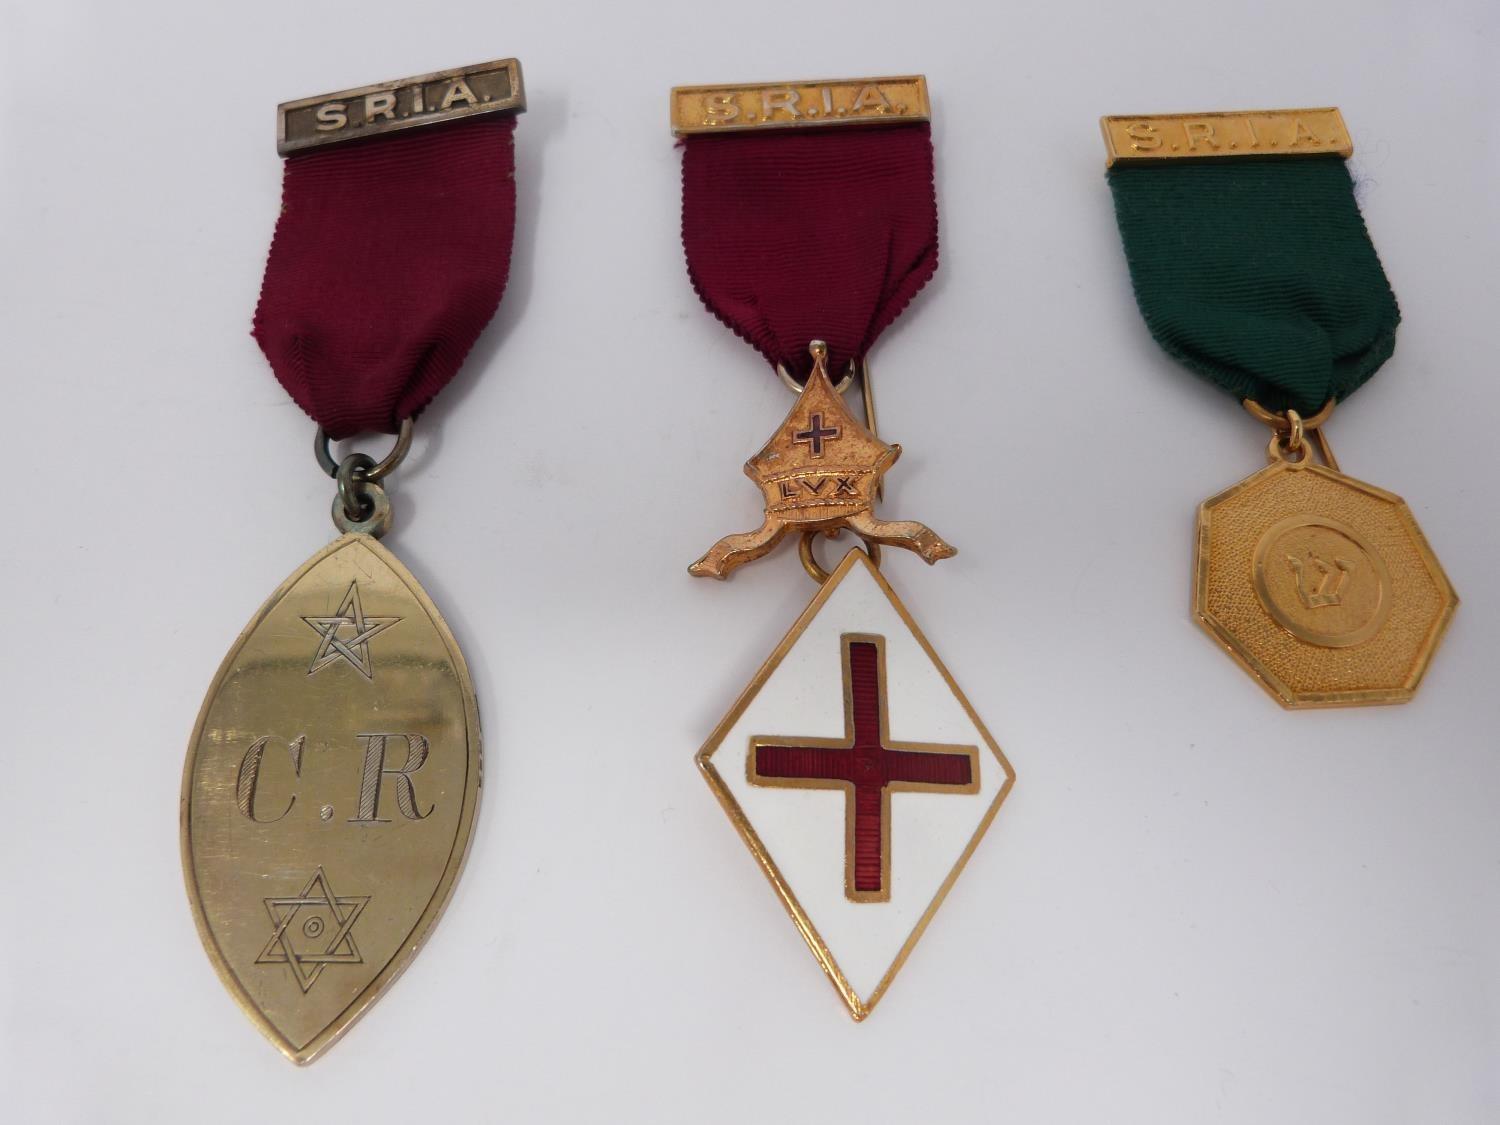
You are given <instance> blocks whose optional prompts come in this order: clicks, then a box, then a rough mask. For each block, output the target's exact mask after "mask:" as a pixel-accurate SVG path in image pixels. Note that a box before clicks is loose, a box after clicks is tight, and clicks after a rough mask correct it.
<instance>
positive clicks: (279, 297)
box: [182, 60, 524, 1063]
mask: <svg viewBox="0 0 1500 1125" xmlns="http://www.w3.org/2000/svg"><path fill="white" fill-rule="evenodd" d="M502 91H504V92H506V96H505V97H504V98H503V99H502V98H499V97H497V95H498V94H499V93H500V92H502ZM497 103H500V104H497ZM522 106H524V95H523V93H522V91H521V88H520V70H519V67H518V66H517V65H516V63H515V61H514V60H504V61H501V62H496V63H485V64H481V65H479V66H476V67H470V68H465V69H463V70H457V71H447V72H443V73H441V74H438V75H423V76H420V77H418V78H412V79H404V80H402V81H400V82H396V83H388V84H384V85H381V86H369V87H361V88H360V89H358V90H350V91H344V92H342V93H338V94H329V95H325V96H323V97H321V98H315V99H307V100H304V101H302V102H293V103H287V104H285V105H283V106H282V107H281V110H280V112H279V115H278V117H279V122H280V127H279V130H278V134H279V135H278V142H279V147H280V149H281V151H282V152H283V153H286V154H288V156H287V160H286V164H285V168H284V179H283V197H282V208H281V214H280V218H279V219H278V221H277V225H276V235H275V238H274V240H273V243H272V247H271V252H270V255H269V258H268V260H267V263H266V272H265V280H264V283H263V285H262V289H261V296H260V304H259V306H258V308H257V309H256V313H255V322H254V329H255V331H254V334H255V338H256V340H257V342H258V343H259V344H260V346H261V349H262V351H263V352H264V353H265V355H266V358H267V359H268V360H269V362H270V364H271V368H272V370H273V372H274V373H275V374H276V376H277V378H278V379H279V380H280V382H281V383H282V385H283V386H284V387H285V388H286V390H287V391H288V392H289V393H290V394H291V395H292V397H293V399H295V401H296V402H297V403H298V404H299V405H300V406H301V407H302V408H303V409H304V410H305V411H306V412H307V413H308V414H309V415H311V417H312V418H313V419H314V420H315V421H316V422H317V423H318V429H317V433H316V437H315V440H314V452H315V455H316V460H317V462H318V464H319V465H320V466H321V467H322V469H323V471H324V472H326V473H327V474H328V476H329V477H330V478H331V481H330V486H331V488H332V489H333V491H334V493H335V495H334V497H333V512H332V514H333V522H334V525H335V527H336V528H337V529H338V530H339V531H340V532H341V533H342V534H341V535H340V536H339V538H337V539H336V540H335V541H334V542H333V543H331V544H329V545H328V546H326V547H324V548H323V549H321V550H320V551H318V552H317V553H316V554H314V555H313V556H312V558H310V559H308V560H307V561H306V562H305V563H303V565H302V566H301V567H300V568H298V569H297V571H296V572H295V573H294V574H292V576H291V577H290V578H288V579H287V580H286V582H285V583H283V584H282V586H281V587H280V588H279V589H278V590H277V591H276V592H275V593H274V594H272V595H271V598H270V599H269V600H268V601H267V602H266V604H265V605H264V606H263V607H262V608H261V609H260V611H259V612H258V613H257V614H256V615H255V617H254V618H253V619H252V620H251V622H250V624H249V625H248V626H247V627H246V629H245V631H244V632H243V633H242V634H241V635H240V637H239V639H238V640H237V641H236V642H235V644H234V646H233V647H232V648H231V649H230V651H229V654H228V656H226V657H225V659H224V662H223V665H222V666H221V667H220V669H219V672H218V675H217V676H216V677H215V678H214V681H213V684H212V685H211V687H210V688H209V692H208V697H207V698H206V699H205V700H204V703H203V708H202V711H201V712H200V714H199V716H198V722H197V726H196V727H195V729H194V731H193V736H192V741H191V743H190V744H189V747H188V754H187V762H186V765H185V767H184V772H183V786H182V858H183V871H184V876H185V879H186V882H187V891H188V898H189V901H190V902H191V904H192V908H193V913H194V917H195V920H196V922H197V926H198V932H199V935H200V937H201V938H202V940H203V946H204V949H205V950H206V951H207V953H208V956H209V959H210V960H211V961H212V962H213V965H214V967H215V968H216V969H217V970H218V973H219V976H220V979H221V980H222V981H223V983H224V985H225V987H226V988H227V989H228V990H229V992H230V993H231V994H232V995H233V996H234V997H235V999H236V1000H237V1001H238V1002H239V1004H240V1005H241V1007H242V1008H243V1009H244V1011H245V1012H246V1014H247V1015H248V1016H249V1017H250V1018H251V1019H252V1020H253V1021H254V1023H255V1024H256V1026H257V1027H258V1028H259V1029H260V1030H261V1031H262V1032H263V1033H264V1034H265V1035H266V1036H267V1038H269V1039H270V1040H271V1042H272V1043H274V1044H275V1045H276V1046H277V1047H278V1048H279V1049H280V1050H281V1051H282V1052H283V1053H284V1054H286V1055H287V1057H289V1058H291V1059H293V1060H294V1061H296V1062H298V1063H306V1062H310V1061H311V1060H312V1059H314V1058H316V1057H317V1056H318V1055H320V1054H321V1053H322V1052H323V1051H324V1050H325V1049H326V1048H327V1047H328V1046H329V1045H330V1044H332V1043H333V1042H334V1041H335V1040H337V1039H338V1038H339V1036H340V1035H342V1034H343V1033H344V1032H345V1031H346V1030H347V1029H348V1028H349V1026H350V1024H352V1023H353V1022H354V1021H355V1020H356V1019H357V1018H359V1016H360V1015H361V1014H362V1013H363V1012H365V1011H366V1010H367V1009H368V1008H369V1006H370V1005H371V1004H373V1003H374V1002H375V1001H376V1000H377V999H378V998H379V997H380V995H381V993H382V992H383V991H384V990H385V989H386V987H387V986H389V985H390V984H391V982H392V981H394V980H395V978H396V977H397V976H398V975H400V973H401V972H402V971H403V970H404V969H405V968H406V967H407V966H408V965H409V964H410V963H411V960H412V958H413V957H415V956H416V953H417V950H418V949H419V948H420V947H421V945H422V943H423V941H424V940H425V939H426V938H427V936H428V934H429V933H430V932H431V930H432V927H433V926H434V924H435V923H436V922H437V919H438V916H439V915H440V914H441V913H442V911H443V908H444V906H445V905H446V904H447V902H448V898H449V895H450V894H451V893H452V890H453V887H454V884H455V882H456V880H457V879H458V875H459V872H460V870H461V868H462V867H463V863H464V858H465V856H466V854H467V852H468V847H469V839H470V834H471V832H472V830H473V826H474V816H475V813H476V810H477V806H478V801H479V787H480V736H479V709H478V705H477V703H476V700H475V695H474V688H473V685H472V684H471V683H470V680H469V673H468V669H467V667H466V666H465V663H464V657H463V654H462V653H461V652H460V651H459V647H458V644H457V642H456V641H455V640H454V637H453V634H452V632H451V631H450V630H449V628H448V626H447V624H446V623H445V622H444V620H443V618H442V615H441V614H440V613H439V612H438V609H437V607H436V606H435V605H434V604H433V602H432V599H431V598H429V597H428V596H427V594H426V592H425V591H424V590H423V589H422V587H421V585H420V584H419V583H418V582H417V580H416V578H414V577H413V576H412V574H411V573H410V571H408V570H407V569H406V568H405V567H404V566H403V565H402V564H401V562H400V561H399V560H398V559H397V558H396V556H395V555H394V554H392V553H391V551H390V550H388V549H387V548H386V547H385V546H384V545H382V544H381V543H380V542H379V540H380V538H381V536H383V535H385V534H386V533H387V532H388V531H389V530H390V527H391V524H392V504H391V498H390V495H389V493H388V491H387V486H388V484H389V481H390V479H391V476H392V474H393V473H394V472H395V470H396V469H397V468H398V466H399V465H400V464H401V462H402V460H403V459H404V457H405V456H406V453H407V450H408V449H409V448H410V445H411V442H412V435H413V424H414V419H415V418H416V416H417V415H418V413H419V412H420V411H421V410H422V408H423V407H424V406H426V405H427V403H428V402H430V401H431V400H432V398H433V397H434V396H435V395H436V394H437V393H438V392H439V391H441V390H442V388H443V387H444V386H445V385H446V383H447V382H448V380H449V379H451V378H452V376H453V375H454V374H455V373H456V372H457V370H458V368H459V366H460V364H461V363H462V362H463V360H464V357H465V355H466V354H467V353H468V351H469V349H470V347H471V346H472V344H473V342H474V339H475V338H476V337H477V336H478V334H479V332H480V331H481V330H482V329H483V327H484V325H485V324H486V323H487V322H488V321H489V319H490V317H491V316H492V315H493V313H494V311H495V308H496V306H497V305H498V303H499V301H500V297H501V293H502V292H503V290H504V287H505V281H506V275H507V272H508V269H509V261H510V248H511V242H512V237H513V232H514V227H515V157H514V147H513V141H512V135H513V132H514V128H515V118H514V112H515V111H516V110H518V109H520V108H521V107H522ZM418 125H421V126H432V128H416V126H418ZM345 141H348V142H354V143H348V144H345V143H342V142H345ZM432 183H441V184H442V185H443V191H442V192H438V193H432V192H429V191H425V190H424V187H425V185H429V184H432ZM417 197H420V198H421V199H422V200H423V203H422V206H421V207H413V206H412V205H411V201H412V199H413V198H417ZM369 229H378V230H380V232H381V236H380V238H379V239H371V238H369V237H368V230H369ZM414 295H415V296H414ZM367 433H389V434H393V435H395V443H394V446H393V447H392V449H391V450H390V452H389V453H388V454H387V455H386V456H385V457H384V458H383V459H382V460H380V461H378V462H377V461H376V460H375V459H374V458H372V457H370V456H368V455H366V454H364V453H359V452H350V453H347V454H345V455H344V456H343V457H341V458H340V457H336V456H335V455H334V452H333V448H332V446H333V443H334V442H337V441H341V440H343V439H346V438H350V437H353V436H356V435H359V434H367Z"/></svg>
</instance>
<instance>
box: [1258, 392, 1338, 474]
mask: <svg viewBox="0 0 1500 1125" xmlns="http://www.w3.org/2000/svg"><path fill="white" fill-rule="evenodd" d="M1337 404H1338V400H1337V399H1333V398H1330V399H1329V400H1328V401H1327V402H1325V403H1324V404H1323V405H1322V406H1320V407H1319V408H1318V410H1317V413H1315V414H1311V415H1309V416H1308V417H1306V418H1303V417H1302V416H1301V415H1299V414H1298V413H1297V412H1296V411H1295V410H1287V411H1283V412H1282V413H1279V414H1276V413H1272V412H1271V411H1269V410H1267V409H1266V408H1265V407H1264V406H1262V405H1261V404H1260V403H1258V402H1256V401H1255V400H1254V399H1252V398H1247V399H1245V400H1243V402H1242V405H1243V406H1244V408H1245V409H1246V410H1247V411H1249V413H1250V417H1252V418H1254V419H1255V420H1256V421H1257V422H1260V423H1263V424H1264V425H1267V426H1270V427H1271V429H1272V431H1273V433H1274V436H1273V437H1272V438H1271V444H1270V445H1269V446H1268V447H1267V455H1268V456H1269V457H1270V458H1271V460H1273V461H1276V460H1281V461H1285V460H1299V459H1300V458H1295V457H1294V458H1289V457H1286V456H1285V455H1284V454H1285V453H1298V452H1299V451H1300V450H1301V449H1302V440H1303V437H1304V435H1305V434H1308V433H1310V434H1312V438H1313V441H1315V442H1317V443H1318V453H1319V455H1320V456H1321V457H1322V458H1323V464H1325V465H1327V466H1328V467H1329V468H1330V469H1332V470H1333V471H1334V472H1338V471H1339V462H1338V458H1337V457H1335V456H1334V455H1333V446H1332V445H1330V444H1329V442H1328V431H1327V429H1325V428H1324V423H1325V422H1327V421H1328V419H1329V418H1330V417H1332V416H1333V408H1334V406H1336V405H1337ZM1304 456H1305V454H1304Z"/></svg>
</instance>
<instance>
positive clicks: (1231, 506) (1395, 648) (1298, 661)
mask: <svg viewBox="0 0 1500 1125" xmlns="http://www.w3.org/2000/svg"><path fill="white" fill-rule="evenodd" d="M1102 125H1103V130H1104V138H1105V145H1106V148H1107V150H1108V163H1109V184H1110V189H1111V191H1112V193H1113V195H1114V201H1115V214H1116V218H1117V219H1118V221H1119V226H1120V233H1121V238H1122V240H1123V242H1124V245H1125V255H1126V259H1127V261H1128V263H1129V266H1130V275H1131V282H1132V285H1133V287H1134V289H1135V295H1136V300H1137V303H1138V304H1139V305H1140V309H1141V313H1142V315H1143V316H1144V318H1145V320H1146V324H1147V326H1148V327H1149V328H1150V330H1151V333H1152V335H1153V336H1154V337H1155V338H1156V340H1157V342H1158V343H1160V344H1161V345H1162V346H1163V347H1164V348H1165V349H1166V350H1167V351H1168V352H1169V353H1170V354H1171V355H1172V356H1173V357H1174V358H1176V359H1177V360H1179V361H1180V362H1181V363H1183V364H1184V365H1185V366H1187V367H1188V368H1189V369H1190V370H1192V371H1194V372H1195V373H1197V374H1199V375H1201V376H1203V377H1204V378H1206V379H1208V380H1210V381H1211V382H1213V383H1214V384H1216V385H1217V386H1219V387H1220V388H1222V389H1223V390H1225V391H1227V392H1229V393H1230V394H1232V395H1234V396H1235V397H1236V398H1237V399H1240V400H1241V401H1242V402H1243V404H1244V406H1245V408H1246V409H1247V410H1248V411H1249V412H1250V414H1251V415H1252V416H1253V417H1255V418H1256V419H1258V420H1259V421H1261V422H1262V423H1264V424H1266V425H1267V426H1269V427H1270V429H1271V436H1270V440H1269V443H1268V445H1267V447H1266V460H1267V462H1268V463H1267V465H1266V467H1265V468H1263V469H1261V470H1260V471H1258V472H1256V473H1253V474H1252V475H1251V476H1249V477H1247V478H1246V479H1244V480H1242V481H1240V482H1239V483H1238V484H1236V485H1234V486H1233V487H1231V488H1228V489H1225V490H1224V491H1223V492H1220V493H1219V494H1218V495H1216V496H1213V497H1211V498H1210V499H1208V500H1205V501H1204V502H1203V503H1202V504H1201V505H1200V506H1199V509H1198V534H1197V551H1196V561H1195V565H1194V590H1193V607H1194V612H1195V615H1196V616H1197V618H1198V621H1199V622H1200V624H1202V625H1203V627H1204V628H1205V629H1206V630H1207V631H1208V632H1209V633H1210V634H1211V635H1212V636H1213V637H1214V638H1215V640H1217V641H1218V643H1219V644H1220V645H1221V646H1222V647H1223V648H1225V649H1226V650H1227V651H1228V652H1229V653H1230V655H1232V656H1233V657H1234V658H1235V659H1236V660H1238V661H1239V663H1240V664H1241V665H1242V666H1243V667H1244V668H1245V669H1247V670H1248V671H1249V672H1250V674H1251V675H1253V676H1254V677H1255V678H1256V679H1257V680H1258V681H1259V682H1260V683H1261V685H1262V686H1263V687H1265V688H1266V690H1267V691H1269V692H1270V693H1271V695H1272V696H1274V697H1275V698H1276V699H1277V700H1278V701H1279V702H1280V703H1281V704H1282V705H1283V706H1284V707H1288V708H1297V707H1331V706H1351V705H1359V704H1373V703H1404V702H1406V701H1407V700H1409V699H1411V697H1412V696H1413V695H1414V694H1415V692H1416V690H1417V686H1418V684H1419V683H1420V682H1421V679H1422V676H1423V673H1424V672H1425V671H1426V670H1427V665H1428V663H1429V662H1430V660H1431V658H1432V655H1433V653H1434V651H1435V650H1436V648H1437V645H1438V642H1439V641H1440V640H1441V639H1442V635H1443V632H1444V630H1445V629H1446V628H1447V626H1448V622H1449V620H1450V619H1451V618H1452V616H1453V612H1454V609H1455V608H1456V607H1457V605H1458V596H1457V595H1456V594H1455V593H1454V590H1453V587H1452V586H1451V585H1450V584H1449V582H1448V579H1447V576H1446V575H1444V573H1443V569H1442V566H1441V565H1440V564H1439V563H1438V560H1437V556H1436V555H1434V554H1433V552H1432V549H1431V547H1429V546H1428V544H1427V540H1426V538H1425V537H1424V536H1423V534H1422V531H1421V529H1420V528H1419V527H1418V526H1417V522H1416V520H1415V518H1414V517H1413V516H1412V513H1411V510H1410V509H1409V508H1408V507H1407V505H1406V502H1405V501H1403V500H1402V499H1401V497H1399V496H1396V495H1393V494H1392V493H1389V492H1386V491H1385V490H1383V489H1381V488H1377V487H1375V486H1374V485H1371V484H1366V483H1365V482H1363V481H1360V480H1356V479H1355V478H1353V477H1351V476H1347V475H1346V474H1344V473H1343V472H1342V471H1341V470H1340V468H1339V464H1338V462H1337V460H1336V459H1335V458H1334V456H1333V452H1332V449H1331V447H1330V446H1329V443H1328V437H1327V432H1326V426H1327V422H1328V419H1329V416H1330V415H1331V414H1332V412H1333V409H1334V407H1335V405H1337V404H1339V403H1342V402H1344V401H1345V400H1346V399H1347V398H1348V397H1349V396H1350V395H1352V394H1353V393H1354V392H1355V391H1356V390H1358V389H1359V388H1360V387H1361V386H1363V385H1364V383H1365V382H1366V381H1367V380H1368V379H1370V377H1371V376H1373V375H1374V374H1375V372H1376V371H1377V370H1378V369H1379V368H1380V367H1381V365H1382V364H1383V363H1384V362H1385V361H1386V360H1387V359H1388V358H1390V356H1391V354H1392V351H1393V350H1394V348H1395V340H1396V327H1397V324H1398V323H1399V321H1400V313H1399V310H1398V308H1397V305H1396V299H1395V296H1394V295H1393V294H1392V292H1391V288H1390V284H1389V282H1388V281H1387V280H1386V276H1385V273H1384V271H1383V269H1382V268H1381V265H1380V260H1379V258H1378V257H1377V256H1376V254H1375V248H1374V246H1373V245H1372V244H1371V242H1370V237H1369V234H1368V232H1367V230H1366V229H1365V224H1364V220H1363V218H1362V217H1361V215H1360V213H1359V208H1358V206H1357V204H1356V203H1355V199H1354V192H1353V184H1352V181H1351V179H1350V177H1349V173H1348V170H1347V169H1346V167H1345V165H1344V160H1345V159H1346V158H1347V157H1348V156H1350V155H1351V153H1352V152H1353V145H1352V141H1351V140H1350V136H1349V131H1348V129H1347V127H1346V126H1345V125H1344V121H1343V117H1342V115H1341V114H1340V113H1339V111H1338V110H1337V109H1299V110H1279V111H1269V112H1244V113H1210V114H1196V115H1191V114H1169V115H1161V116H1146V117H1106V118H1104V119H1103V121H1102Z"/></svg>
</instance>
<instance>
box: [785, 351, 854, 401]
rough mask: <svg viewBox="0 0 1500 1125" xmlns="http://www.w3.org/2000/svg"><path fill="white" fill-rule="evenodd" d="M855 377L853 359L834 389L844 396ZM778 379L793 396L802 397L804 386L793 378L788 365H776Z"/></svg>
mask: <svg viewBox="0 0 1500 1125" xmlns="http://www.w3.org/2000/svg"><path fill="white" fill-rule="evenodd" d="M820 342H821V341H818V340H814V341H813V343H815V344H816V343H820ZM854 375H855V367H854V361H853V360H852V359H851V360H850V361H849V366H848V368H847V369H846V370H845V371H844V377H843V378H842V379H840V380H839V381H838V382H837V383H835V384H834V385H833V389H834V390H835V391H837V392H838V393H839V394H843V393H844V392H845V391H847V390H848V389H849V385H850V384H851V383H853V382H854ZM776 378H778V379H780V380H781V385H782V386H783V387H785V388H786V389H787V390H789V391H791V392H792V394H794V395H800V394H801V393H802V384H801V383H799V382H797V380H795V379H793V378H792V373H791V372H790V371H788V370H787V369H786V364H784V363H778V364H777V365H776Z"/></svg>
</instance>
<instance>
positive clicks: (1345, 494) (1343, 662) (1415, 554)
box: [1193, 459, 1458, 708]
mask: <svg viewBox="0 0 1500 1125" xmlns="http://www.w3.org/2000/svg"><path fill="white" fill-rule="evenodd" d="M1194 573H1195V575H1196V580H1195V585H1194V595H1193V608H1194V612H1195V614H1196V616H1197V618H1198V620H1199V622H1200V623H1201V624H1202V625H1203V627H1204V628H1205V629H1207V630H1208V632H1209V633H1210V634H1212V635H1213V636H1214V638H1215V639H1217V640H1218V642H1219V643H1220V644H1221V645H1223V646H1224V648H1225V649H1227V650H1228V651H1229V653H1230V655H1232V656H1233V657H1234V658H1235V659H1236V660H1238V661H1239V662H1240V663H1241V664H1242V665H1243V666H1244V667H1245V668H1246V669H1247V670H1248V671H1249V672H1250V674H1251V675H1252V676H1254V677H1255V678H1256V679H1257V680H1258V681H1260V683H1261V685H1262V686H1264V687H1265V688H1266V690H1267V691H1269V692H1270V693H1271V694H1272V695H1273V696H1274V697H1275V698H1276V699H1277V700H1278V701H1279V702H1280V703H1281V704H1282V706H1284V707H1288V708H1293V707H1338V706H1356V705H1360V704H1374V703H1405V702H1406V701H1407V700H1409V699H1410V698H1411V697H1412V696H1413V695H1414V694H1415V692H1416V690H1417V685H1418V684H1419V683H1420V682H1421V680H1422V674H1423V673H1424V672H1425V671H1426V670H1427V665H1428V662H1429V661H1430V660H1431V659H1432V654H1433V652H1434V651H1435V650H1436V649H1437V646H1438V642H1439V641H1440V640H1441V639H1442V636H1443V631H1444V630H1445V629H1446V628H1447V627H1448V622H1449V620H1450V619H1451V618H1452V617H1453V611H1454V609H1455V608H1456V607H1457V606H1458V595H1457V594H1456V593H1454V590H1453V587H1452V585H1451V584H1450V583H1449V581H1448V578H1447V575H1445V574H1444V573H1443V568H1442V566H1441V565H1440V564H1439V563H1438V560H1437V556H1436V555H1434V554H1433V553H1432V549H1431V548H1430V547H1429V546H1428V545H1427V540H1426V539H1425V538H1424V537H1423V535H1422V531H1421V529H1420V528H1419V527H1418V526H1417V521H1416V520H1415V519H1413V518H1412V514H1411V511H1410V509H1408V508H1407V506H1406V502H1405V501H1404V500H1402V499H1401V497H1399V496H1396V495H1393V494H1392V493H1389V492H1386V491H1384V490H1383V489H1379V488H1376V487H1375V486H1374V485H1370V484H1365V483H1364V482H1363V481H1358V480H1355V479H1354V478H1353V477H1349V476H1345V475H1344V474H1343V473H1340V472H1337V471H1335V470H1334V469H1331V468H1328V467H1327V466H1325V465H1318V464H1313V463H1312V462H1311V461H1309V460H1306V459H1304V460H1303V461H1300V462H1287V461H1278V462H1275V463H1273V464H1271V465H1270V466H1268V467H1267V468H1264V469H1262V470H1260V472H1258V473H1255V474H1253V475H1251V476H1249V477H1246V478H1245V479H1244V480H1242V481H1240V482H1239V483H1238V484H1236V485H1235V486H1234V487H1232V488H1228V489H1226V490H1225V491H1223V492H1221V493H1219V494H1218V495H1217V496H1214V497H1212V498H1210V499H1208V500H1205V501H1204V502H1203V503H1202V504H1201V505H1200V506H1199V508H1198V546H1197V558H1196V563H1195V566H1194Z"/></svg>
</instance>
